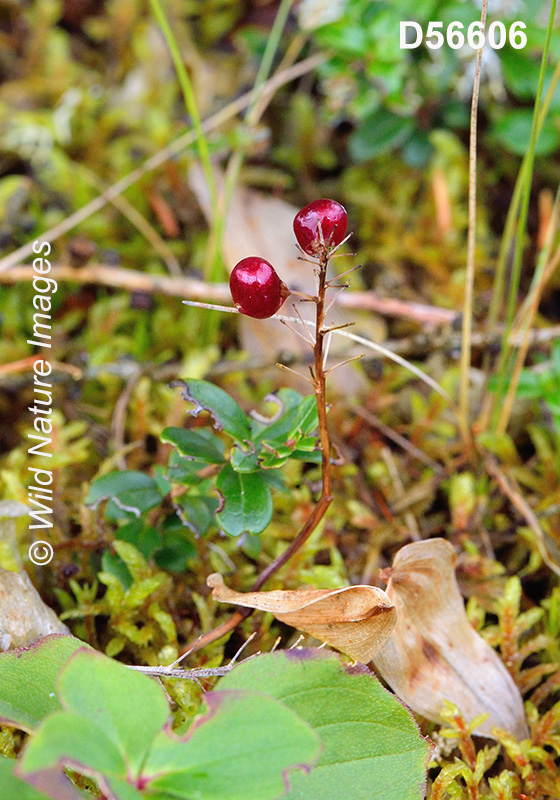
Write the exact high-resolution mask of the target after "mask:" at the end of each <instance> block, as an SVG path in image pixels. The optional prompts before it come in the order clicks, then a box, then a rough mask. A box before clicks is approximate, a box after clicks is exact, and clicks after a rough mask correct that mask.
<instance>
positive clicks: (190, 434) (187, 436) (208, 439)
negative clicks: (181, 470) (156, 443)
mask: <svg viewBox="0 0 560 800" xmlns="http://www.w3.org/2000/svg"><path fill="white" fill-rule="evenodd" d="M161 441H162V442H166V443H167V444H172V445H174V446H175V447H176V448H177V450H178V451H179V453H180V454H181V455H182V456H184V457H185V458H187V459H189V460H190V461H194V460H196V461H204V462H205V463H206V464H222V463H223V462H224V447H223V444H222V442H221V441H220V440H219V439H218V437H217V436H213V435H212V434H211V433H210V432H209V431H190V430H186V429H185V428H164V429H163V431H162V434H161Z"/></svg>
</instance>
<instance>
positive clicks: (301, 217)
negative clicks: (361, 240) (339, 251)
mask: <svg viewBox="0 0 560 800" xmlns="http://www.w3.org/2000/svg"><path fill="white" fill-rule="evenodd" d="M319 223H320V224H321V230H322V232H323V241H324V243H325V245H326V246H327V247H328V249H329V250H331V249H332V248H333V247H336V246H337V245H339V244H340V243H341V241H342V240H343V239H344V237H345V236H346V228H347V227H348V214H347V213H346V209H345V208H344V206H341V205H340V203H337V202H336V200H327V199H325V198H324V199H322V200H314V201H313V202H312V203H309V205H307V206H305V208H302V209H301V211H298V213H297V214H296V216H295V218H294V233H295V235H296V239H297V240H298V244H299V246H300V247H301V249H302V250H303V251H305V252H306V253H308V254H309V255H310V256H317V255H320V254H321V250H322V249H323V245H322V244H321V234H320V233H319Z"/></svg>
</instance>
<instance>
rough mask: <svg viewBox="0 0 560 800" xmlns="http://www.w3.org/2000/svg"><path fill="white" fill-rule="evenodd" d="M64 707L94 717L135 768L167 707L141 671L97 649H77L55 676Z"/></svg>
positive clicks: (135, 769)
mask: <svg viewBox="0 0 560 800" xmlns="http://www.w3.org/2000/svg"><path fill="white" fill-rule="evenodd" d="M59 694H60V699H61V701H62V704H63V706H64V708H65V709H67V710H68V711H71V712H75V713H76V714H80V715H81V716H82V717H85V718H86V719H89V720H94V721H95V723H96V724H97V725H99V727H100V729H101V730H102V732H104V734H105V735H106V736H107V737H108V738H109V739H110V740H111V742H113V744H114V746H115V748H116V750H117V752H118V753H120V754H121V755H122V756H123V758H125V759H126V763H127V765H128V771H129V773H130V774H135V775H137V774H139V772H140V768H141V766H142V763H143V761H144V759H145V757H146V754H147V752H148V749H149V746H150V743H151V740H152V739H153V737H154V736H155V735H156V733H157V732H158V731H159V729H160V728H161V727H162V726H163V725H164V723H165V722H166V720H167V718H168V716H169V708H168V705H167V702H166V700H165V695H164V693H163V690H162V689H161V687H160V686H158V684H157V683H155V682H154V681H153V680H151V679H150V678H147V677H146V675H142V674H141V673H140V672H136V671H134V670H131V669H128V668H127V667H125V666H124V665H123V664H119V663H118V662H117V661H113V660H112V659H110V658H107V657H106V656H103V655H101V654H100V653H97V652H94V651H92V652H78V653H76V655H74V656H73V657H72V658H71V660H70V661H69V663H68V665H67V667H66V668H65V669H64V670H63V672H62V673H61V676H60V679H59Z"/></svg>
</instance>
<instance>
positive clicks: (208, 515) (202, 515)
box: [176, 492, 218, 547]
mask: <svg viewBox="0 0 560 800" xmlns="http://www.w3.org/2000/svg"><path fill="white" fill-rule="evenodd" d="M176 502H177V504H178V505H179V506H180V507H181V509H182V516H183V519H184V522H185V523H186V525H187V527H188V528H189V530H190V531H192V533H194V534H195V536H203V535H204V534H205V533H206V531H207V530H208V528H209V527H210V526H211V525H212V523H213V522H214V514H215V513H216V510H217V508H218V500H217V498H216V497H197V496H196V495H193V494H192V493H191V492H189V493H186V494H184V495H183V496H182V497H179V498H177V500H176ZM191 547H192V545H191Z"/></svg>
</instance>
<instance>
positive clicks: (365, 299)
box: [0, 226, 457, 325]
mask: <svg viewBox="0 0 560 800" xmlns="http://www.w3.org/2000/svg"><path fill="white" fill-rule="evenodd" d="M71 227H73V226H71ZM58 235H62V234H58ZM45 236H46V235H45ZM51 238H56V237H51ZM15 252H19V251H15ZM22 257H25V254H24V256H22ZM9 258H10V256H6V259H9ZM6 259H3V260H1V261H0V284H12V283H20V282H21V281H32V280H33V278H34V277H35V274H34V272H33V269H32V267H31V265H25V266H21V267H18V266H13V267H12V268H11V269H10V270H9V271H3V269H2V265H3V264H4V262H5V261H6ZM18 261H19V259H18ZM9 266H11V265H9ZM49 275H50V277H52V278H54V279H55V280H56V281H59V282H64V281H68V282H69V283H80V284H83V283H92V284H99V285H101V286H110V287H112V288H116V289H127V290H128V291H140V292H146V293H147V294H162V295H165V296H166V297H177V298H179V299H185V300H195V301H201V302H202V305H200V306H197V304H196V303H189V305H192V306H194V307H200V308H207V307H208V306H206V305H204V301H207V302H209V303H212V302H218V303H220V302H223V303H227V302H230V301H231V292H230V290H229V287H228V285H227V283H206V282H205V281H201V280H197V279H196V278H189V277H187V276H182V277H181V278H175V277H171V276H169V275H154V274H152V273H147V272H139V271H137V270H133V269H123V268H122V267H109V266H107V265H106V264H97V263H94V264H88V265H87V266H85V267H80V268H79V269H76V268H74V267H71V266H70V265H69V264H57V265H53V267H52V269H51V271H50V273H49ZM311 299H312V300H313V298H311ZM338 303H339V305H341V306H342V307H343V308H351V309H360V310H363V311H374V312H376V313H377V314H383V315H384V316H388V317H402V318H403V319H409V320H413V321H415V322H419V323H425V324H427V325H449V324H451V323H452V322H453V321H454V320H455V319H456V318H457V314H456V312H455V311H449V310H448V309H445V308H438V307H437V306H428V305H423V304H421V303H413V302H409V301H407V300H396V299H395V298H387V297H380V296H379V295H377V294H376V293H375V292H371V291H366V292H347V293H345V294H343V295H341V297H340V298H339V300H338ZM216 310H218V311H228V310H230V311H233V313H237V311H236V309H231V307H230V308H229V309H228V308H226V307H221V308H218V309H216Z"/></svg>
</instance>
